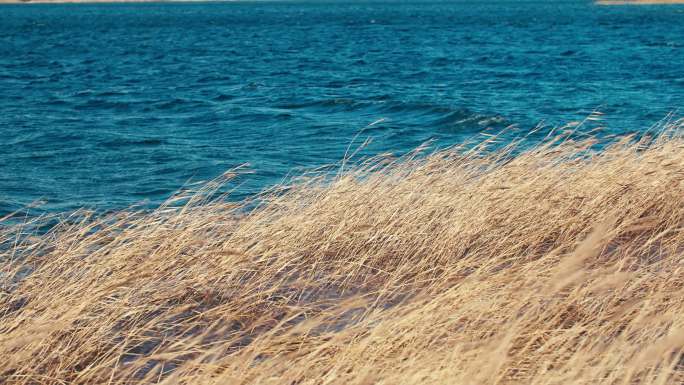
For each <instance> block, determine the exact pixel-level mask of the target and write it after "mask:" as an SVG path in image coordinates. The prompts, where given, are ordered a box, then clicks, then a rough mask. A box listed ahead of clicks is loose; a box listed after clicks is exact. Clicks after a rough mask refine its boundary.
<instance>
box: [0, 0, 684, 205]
mask: <svg viewBox="0 0 684 385" xmlns="http://www.w3.org/2000/svg"><path fill="white" fill-rule="evenodd" d="M683 105H684V6H680V5H669V6H610V7H605V6H596V5H594V4H592V3H591V2H588V1H575V2H549V1H539V2H530V1H507V2H500V1H481V2H480V1H463V2H410V1H409V2H386V1H373V2H371V1H354V2H348V1H339V2H338V1H335V2H332V1H331V2H298V1H294V2H233V3H173V4H168V3H167V4H162V3H145V4H131V3H128V4H52V5H40V4H34V5H1V6H0V138H1V139H0V140H1V141H2V142H1V143H2V146H0V217H1V216H3V215H4V214H7V213H9V212H12V211H14V210H18V209H21V208H22V207H25V206H26V205H28V204H31V203H32V202H40V206H39V207H38V208H34V209H32V210H33V212H36V211H37V212H39V213H54V212H67V211H70V210H73V209H76V208H79V207H84V206H85V207H89V208H93V209H97V210H110V209H117V208H123V207H127V206H129V205H132V204H143V205H148V206H154V205H155V204H158V203H159V202H161V201H163V200H164V199H165V198H167V197H168V196H169V195H170V194H171V193H173V192H174V191H176V190H178V189H179V188H181V187H182V186H183V185H185V184H186V183H188V182H189V181H199V180H206V179H211V178H214V177H216V176H218V175H220V174H221V173H222V172H224V171H226V170H228V169H230V168H232V167H235V166H237V165H240V164H243V163H249V164H250V166H249V167H250V169H251V170H252V171H253V174H251V175H249V176H245V177H243V178H241V179H240V180H239V181H238V183H237V184H235V185H233V186H232V187H234V188H235V190H234V193H233V197H234V199H240V198H242V197H245V196H248V195H250V194H254V193H256V192H258V191H259V190H261V189H262V188H264V187H266V186H269V185H272V184H274V183H278V182H279V181H281V180H282V178H283V177H284V176H285V175H287V174H288V173H292V172H294V173H295V174H296V173H298V172H302V171H303V170H307V169H311V168H314V167H318V166H321V165H325V164H330V163H334V162H337V161H339V160H340V159H341V158H342V157H343V156H344V153H345V151H346V149H347V148H348V147H349V146H350V144H352V141H353V140H354V138H355V137H356V141H355V142H354V143H358V142H360V141H362V140H364V139H366V138H369V137H370V138H372V140H373V141H372V143H371V144H370V145H369V146H368V147H367V148H365V150H364V153H365V154H376V153H380V152H395V153H402V152H405V151H407V150H410V149H413V148H415V147H416V146H418V145H420V144H421V143H423V142H425V141H427V140H432V141H433V142H434V145H435V146H447V145H450V144H455V143H459V142H462V141H464V140H467V139H469V138H473V137H474V136H477V135H478V134H479V133H481V132H483V131H485V130H500V129H502V128H504V127H507V126H509V125H515V126H516V127H518V130H519V131H522V132H524V131H525V130H529V129H531V128H532V127H534V126H536V125H537V124H539V123H540V122H543V123H544V124H546V125H547V126H553V125H558V124H562V123H565V122H568V121H574V120H580V119H582V118H584V117H586V116H587V115H588V114H590V113H591V112H592V111H594V110H598V111H601V112H603V113H604V115H603V121H602V122H601V125H605V126H607V127H610V132H611V133H614V134H622V133H634V132H639V131H640V130H644V129H647V128H649V127H650V126H651V125H653V124H655V123H657V122H658V121H659V120H661V119H663V118H665V117H666V116H667V114H668V113H671V112H673V111H675V114H676V113H677V112H676V111H677V109H678V108H681V107H682V106H683ZM373 123H375V124H373Z"/></svg>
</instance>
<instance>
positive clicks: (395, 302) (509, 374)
mask: <svg viewBox="0 0 684 385" xmlns="http://www.w3.org/2000/svg"><path fill="white" fill-rule="evenodd" d="M682 128H684V125H682V122H678V123H674V124H672V126H671V127H670V129H669V131H668V133H666V134H664V135H662V136H659V137H658V138H655V139H650V140H647V139H641V140H636V139H634V138H626V139H623V140H616V141H615V143H614V144H612V145H610V146H608V147H606V148H603V149H602V151H600V152H595V151H593V150H592V146H593V144H594V141H593V140H591V139H587V140H580V141H577V140H575V141H573V140H570V139H568V138H567V137H565V138H564V137H558V138H555V139H549V140H547V141H546V142H545V143H543V144H541V145H539V146H536V147H534V148H531V149H528V150H525V151H522V152H520V153H517V152H516V155H515V156H513V155H512V154H513V153H514V149H513V148H512V147H507V148H504V149H501V150H498V151H495V152H493V153H492V152H487V151H484V150H483V147H484V144H483V146H478V147H475V148H471V149H470V150H466V149H465V148H454V149H450V150H445V151H441V152H436V153H432V154H426V155H418V154H409V155H407V156H405V157H402V158H400V159H391V158H389V157H378V158H375V159H372V160H370V161H367V162H365V163H363V164H357V165H355V166H347V169H346V170H345V171H343V172H342V173H340V174H339V175H338V176H336V177H335V178H334V179H333V180H330V179H326V178H322V177H312V178H309V179H302V180H301V181H298V182H296V183H293V184H292V185H290V186H287V188H285V187H282V188H279V189H277V191H276V190H273V191H272V192H270V193H265V194H263V195H262V196H260V197H258V198H256V199H255V200H253V201H250V202H240V203H227V202H226V201H225V199H212V198H211V196H212V192H213V191H214V189H215V188H216V185H214V184H210V185H208V186H207V187H206V189H205V190H203V191H200V192H198V193H196V194H195V195H192V196H183V197H177V198H174V199H173V200H171V201H170V202H168V203H167V204H165V205H164V206H162V207H161V208H159V209H158V210H156V211H154V212H135V211H133V210H129V211H124V212H120V213H116V214H112V215H107V216H104V217H102V216H100V217H97V216H92V215H88V214H86V213H85V212H83V213H80V214H78V215H73V216H71V217H70V218H66V219H64V221H63V222H62V223H61V224H60V225H59V226H57V227H55V228H54V229H52V230H51V231H49V232H48V233H45V234H39V235H35V234H34V235H31V234H27V229H28V228H29V227H30V226H29V225H28V224H27V225H22V226H16V225H12V226H6V227H5V228H4V229H3V230H2V233H1V234H0V243H1V244H2V245H3V246H2V249H0V253H1V254H0V261H2V262H0V263H1V264H0V269H1V270H0V271H1V277H0V285H1V286H0V288H1V289H2V290H1V291H0V293H1V294H0V382H1V383H4V384H37V383H40V384H66V383H69V384H85V383H111V384H121V383H156V382H161V383H166V384H171V383H173V384H176V383H178V384H233V383H235V384H242V383H260V384H261V383H263V384H270V383H272V384H370V383H384V384H399V383H404V384H414V383H425V384H445V383H453V384H485V383H486V384H493V383H521V384H628V383H655V384H671V383H681V382H682V381H684V358H683V357H684V355H683V354H684V350H683V348H684V258H683V254H682V253H683V251H684V232H683V231H684V227H683V226H684V184H683V183H682V181H683V180H684V140H682V139H681V138H680V137H679V136H678V135H679V132H681V129H682ZM485 144H486V143H485ZM179 202H183V204H179ZM246 207H249V209H247V208H246Z"/></svg>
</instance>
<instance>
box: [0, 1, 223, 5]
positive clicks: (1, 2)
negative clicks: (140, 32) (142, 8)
mask: <svg viewBox="0 0 684 385" xmlns="http://www.w3.org/2000/svg"><path fill="white" fill-rule="evenodd" d="M226 1H233V0H0V5H2V4H76V3H83V4H90V3H209V2H211V3H218V2H226Z"/></svg>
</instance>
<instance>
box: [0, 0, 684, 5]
mask: <svg viewBox="0 0 684 385" xmlns="http://www.w3.org/2000/svg"><path fill="white" fill-rule="evenodd" d="M223 1H232V0H0V4H65V3H179V2H223ZM595 4H597V5H658V4H661V5H665V4H684V0H597V1H596V2H595Z"/></svg>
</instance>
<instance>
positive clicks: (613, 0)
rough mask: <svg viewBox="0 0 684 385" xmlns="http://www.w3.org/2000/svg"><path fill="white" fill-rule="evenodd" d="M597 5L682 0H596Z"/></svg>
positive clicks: (677, 0)
mask: <svg viewBox="0 0 684 385" xmlns="http://www.w3.org/2000/svg"><path fill="white" fill-rule="evenodd" d="M596 4H599V5H655V4H684V0H598V1H597V2H596Z"/></svg>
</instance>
